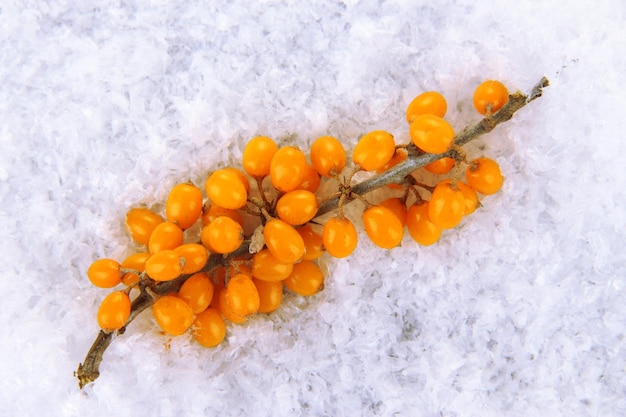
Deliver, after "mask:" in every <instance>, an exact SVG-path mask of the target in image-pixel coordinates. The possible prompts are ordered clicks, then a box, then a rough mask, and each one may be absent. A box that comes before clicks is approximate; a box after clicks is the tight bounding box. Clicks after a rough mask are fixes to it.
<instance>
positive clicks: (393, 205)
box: [379, 197, 406, 226]
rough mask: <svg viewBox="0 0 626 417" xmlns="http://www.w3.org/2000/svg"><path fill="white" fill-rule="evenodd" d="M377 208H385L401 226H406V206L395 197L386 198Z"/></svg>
mask: <svg viewBox="0 0 626 417" xmlns="http://www.w3.org/2000/svg"><path fill="white" fill-rule="evenodd" d="M379 206H383V207H387V208H388V209H389V210H391V212H392V213H393V214H394V215H395V216H396V217H397V218H398V220H400V223H402V226H404V225H405V224H406V206H405V205H404V203H403V202H402V201H401V200H400V199H399V198H397V197H392V198H388V199H386V200H383V201H381V202H380V204H379Z"/></svg>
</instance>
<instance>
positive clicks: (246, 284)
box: [226, 274, 261, 317]
mask: <svg viewBox="0 0 626 417" xmlns="http://www.w3.org/2000/svg"><path fill="white" fill-rule="evenodd" d="M226 300H227V302H228V305H229V306H230V308H231V309H232V311H233V313H235V314H236V315H238V316H242V317H246V316H249V315H251V314H254V313H256V312H258V311H259V304H260V302H261V301H260V299H259V292H258V291H257V289H256V287H255V286H254V282H252V277H250V276H249V275H246V274H236V275H234V276H232V277H231V278H230V280H229V281H228V285H227V286H226Z"/></svg>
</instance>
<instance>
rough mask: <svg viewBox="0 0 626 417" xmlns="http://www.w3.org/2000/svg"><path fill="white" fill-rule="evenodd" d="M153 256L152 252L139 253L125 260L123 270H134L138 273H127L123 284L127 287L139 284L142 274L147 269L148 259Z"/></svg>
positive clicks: (123, 278)
mask: <svg viewBox="0 0 626 417" xmlns="http://www.w3.org/2000/svg"><path fill="white" fill-rule="evenodd" d="M150 256H152V255H151V254H150V252H139V253H134V254H132V255H130V256H129V257H127V258H126V259H124V261H123V262H122V265H121V266H122V268H124V269H134V270H135V271H137V272H127V273H125V274H124V276H123V277H122V282H123V283H124V285H126V286H127V287H130V286H131V285H134V284H136V283H137V282H139V274H140V273H142V272H143V271H144V270H145V269H146V261H147V260H148V258H149V257H150Z"/></svg>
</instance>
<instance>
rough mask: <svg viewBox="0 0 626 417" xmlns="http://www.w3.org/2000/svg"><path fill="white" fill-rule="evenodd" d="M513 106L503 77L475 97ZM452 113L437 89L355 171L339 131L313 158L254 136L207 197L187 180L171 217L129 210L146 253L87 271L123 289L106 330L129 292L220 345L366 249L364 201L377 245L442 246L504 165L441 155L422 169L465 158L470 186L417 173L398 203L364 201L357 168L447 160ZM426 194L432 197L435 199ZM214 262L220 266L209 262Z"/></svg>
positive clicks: (440, 169) (169, 321)
mask: <svg viewBox="0 0 626 417" xmlns="http://www.w3.org/2000/svg"><path fill="white" fill-rule="evenodd" d="M507 100H508V91H507V90H506V87H504V85H502V84H501V83H499V82H497V81H487V82H485V83H482V84H481V85H480V86H478V88H477V89H476V91H475V94H474V105H475V107H476V109H477V110H478V112H480V113H481V114H483V115H487V116H490V115H492V114H494V113H495V112H497V111H498V110H499V109H500V108H501V107H502V106H503V105H504V104H506V102H507ZM446 110H447V104H446V100H445V99H444V97H443V96H442V95H441V94H439V93H437V92H426V93H423V94H421V95H419V96H417V97H416V98H415V99H414V100H413V101H412V102H411V103H410V104H409V106H408V108H407V111H406V118H407V121H408V123H409V134H410V138H411V143H410V144H406V145H396V143H395V140H394V137H393V136H392V135H391V134H390V133H388V132H386V131H383V130H375V131H372V132H369V133H367V134H365V135H364V136H362V137H361V138H360V139H359V141H358V143H357V144H356V146H355V148H354V150H353V153H352V162H353V166H354V167H353V168H352V170H351V171H350V172H349V173H347V174H344V171H346V170H345V168H346V164H347V156H346V151H345V149H344V147H343V145H342V143H341V142H340V141H339V140H337V139H336V138H334V137H332V136H322V137H320V138H318V139H316V140H315V141H314V142H313V143H312V145H311V148H310V153H309V155H308V157H307V155H306V154H305V153H304V152H303V151H302V150H300V149H298V148H296V147H292V146H283V147H279V146H278V145H277V143H276V142H275V141H274V140H272V139H271V138H269V137H265V136H257V137H255V138H253V139H252V140H250V141H249V142H248V143H247V145H246V147H245V149H244V151H243V158H242V168H243V169H242V170H241V169H238V168H234V167H228V168H223V169H218V170H216V171H214V172H212V173H211V174H210V175H209V176H208V178H207V179H206V182H205V184H204V189H205V192H206V197H205V196H204V195H203V192H202V190H201V189H200V188H199V187H197V186H196V185H194V184H192V183H191V182H186V183H181V184H178V185H176V186H174V187H173V188H172V190H171V191H170V193H169V195H168V197H167V201H166V204H165V213H164V216H163V215H161V214H159V213H157V212H155V211H152V210H150V209H148V208H133V209H131V210H130V211H129V212H128V213H127V217H126V225H127V226H128V230H129V232H130V235H131V236H132V238H133V240H134V241H135V242H136V243H137V244H138V245H141V247H142V249H141V250H140V251H138V252H137V253H134V254H132V255H130V256H129V257H127V258H126V259H125V260H123V261H122V262H121V263H120V262H117V261H115V260H113V259H108V258H105V259H99V260H97V261H95V262H93V264H92V265H91V266H90V267H89V270H88V272H87V275H88V278H89V280H90V281H91V282H92V283H93V284H94V285H95V286H97V287H101V288H113V287H116V286H118V285H120V284H123V285H124V287H125V288H124V289H121V290H117V291H114V292H113V293H111V294H109V295H108V296H107V297H106V298H105V299H104V300H103V301H102V303H101V305H100V308H99V310H98V315H97V318H98V323H99V325H100V327H101V328H102V329H104V330H105V331H115V330H118V329H121V328H123V327H124V326H125V325H126V323H127V321H128V320H129V317H130V315H131V298H130V294H131V292H132V291H133V290H138V291H140V292H141V293H143V294H149V295H150V296H152V297H154V302H153V304H152V312H153V316H154V319H155V321H156V322H157V324H158V325H159V326H160V328H161V329H162V330H163V331H164V332H165V333H167V334H170V335H181V334H184V333H185V332H187V331H188V330H189V329H191V334H192V336H193V337H194V338H195V340H197V341H198V342H199V343H200V344H202V345H204V346H208V347H210V346H216V345H217V344H219V343H220V342H221V341H222V340H223V339H224V337H225V335H226V321H225V320H227V321H230V322H234V323H243V322H245V321H246V320H247V318H248V317H250V316H251V315H253V314H256V313H269V312H272V311H274V310H276V309H277V308H278V307H279V306H280V304H281V302H282V299H283V293H284V287H287V289H289V290H290V291H292V292H294V293H295V294H299V295H303V296H308V295H312V294H315V293H317V292H318V291H319V290H320V289H321V288H322V287H323V283H324V273H323V272H322V269H321V268H320V265H319V264H318V260H319V258H320V257H321V256H322V255H323V254H324V253H325V252H328V253H329V254H330V255H331V256H333V257H337V258H342V257H346V256H348V255H350V254H351V253H352V252H353V251H354V250H355V248H356V246H357V242H358V234H357V229H356V227H355V225H354V223H353V222H352V221H351V220H350V219H348V217H346V216H345V215H344V213H343V205H344V204H345V203H346V202H348V201H350V200H352V199H355V198H359V199H361V200H363V202H364V203H365V205H366V208H365V209H364V211H363V213H362V221H363V225H364V228H365V232H366V234H367V236H368V237H369V238H370V239H371V240H372V242H373V243H374V244H376V245H377V246H379V247H382V248H386V249H391V248H393V247H396V246H398V245H399V244H400V243H401V241H402V239H403V235H404V230H405V228H406V229H407V230H408V232H409V234H410V236H411V237H412V238H413V239H414V240H415V241H416V242H418V243H419V244H422V245H431V244H433V243H435V242H436V241H437V240H438V239H439V238H440V236H441V233H442V230H444V229H449V228H452V227H455V226H456V225H458V224H459V222H460V221H461V219H462V218H463V217H464V216H466V215H468V214H470V213H472V212H473V211H474V210H475V209H476V208H477V207H478V205H479V200H478V194H479V193H480V194H483V195H489V194H493V193H495V192H497V191H498V190H499V189H500V188H501V186H502V182H503V177H502V174H501V172H500V168H499V166H498V164H497V163H496V162H495V161H493V160H492V159H489V158H485V157H481V158H477V159H474V160H473V161H469V160H466V159H465V155H464V152H463V151H462V150H460V149H458V152H457V154H456V155H457V157H456V158H451V157H442V158H440V159H438V160H436V161H435V162H433V163H431V164H429V165H427V166H425V169H426V170H427V171H428V172H430V173H432V174H436V175H441V174H446V173H448V172H450V171H453V168H454V167H457V168H458V167H459V166H460V164H461V163H465V164H466V165H467V167H466V170H465V182H464V181H461V179H460V178H459V177H460V173H461V171H460V170H459V169H456V170H454V171H453V173H454V175H453V176H452V178H447V179H443V180H440V181H439V182H438V183H437V184H436V185H435V186H429V185H426V184H421V183H419V182H418V181H417V180H416V177H414V176H413V175H409V176H407V177H405V178H404V179H403V180H402V181H401V182H399V183H397V184H391V185H390V187H392V188H394V189H396V190H398V192H401V194H402V195H401V196H398V197H392V198H388V199H386V200H384V201H382V202H380V203H378V204H371V203H369V202H368V201H366V200H365V199H364V198H363V196H360V195H355V193H353V192H352V190H351V186H350V181H351V179H352V176H353V175H354V173H356V172H357V171H373V172H378V173H381V172H384V171H386V170H388V169H390V168H392V167H393V166H395V165H397V164H399V163H401V162H402V161H404V160H405V159H406V158H407V157H408V155H409V153H410V152H413V153H414V154H423V153H429V154H443V153H446V152H448V151H449V150H450V149H453V148H454V137H455V133H454V130H453V128H452V127H451V126H450V124H449V123H448V122H447V121H446V120H445V119H444V118H443V117H444V115H445V113H446ZM341 175H345V176H344V177H340V176H341ZM251 180H252V181H251ZM323 181H336V182H337V192H336V193H335V194H333V195H330V196H318V195H317V194H316V193H317V191H318V189H319V188H320V184H321V183H322V182H323ZM251 182H252V183H253V184H254V185H255V186H254V187H253V188H251V186H250V183H251ZM418 189H419V190H426V191H427V192H428V193H429V195H430V196H429V198H428V199H425V198H423V197H422V196H421V194H420V192H419V191H418ZM422 192H423V191H422ZM411 196H413V197H411ZM330 198H339V203H338V206H337V214H336V215H335V216H333V217H331V218H330V219H328V220H327V221H326V222H325V223H324V224H319V222H318V221H316V220H315V218H316V216H317V215H318V210H319V207H320V204H321V203H323V202H324V201H325V200H327V199H330ZM409 202H410V204H409ZM250 218H252V219H253V220H252V222H250V220H249V219H250ZM251 226H252V227H251ZM242 248H243V249H247V250H242ZM211 256H214V257H219V262H216V263H215V262H214V263H209V259H210V257H211ZM174 280H178V281H177V282H179V283H180V285H179V286H177V287H176V290H175V291H172V292H170V293H167V294H165V295H159V292H158V291H157V289H158V286H159V285H160V284H161V283H163V282H168V281H174Z"/></svg>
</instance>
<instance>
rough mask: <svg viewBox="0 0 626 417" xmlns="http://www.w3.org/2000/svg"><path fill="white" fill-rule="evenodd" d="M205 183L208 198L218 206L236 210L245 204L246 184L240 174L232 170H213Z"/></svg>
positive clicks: (246, 195)
mask: <svg viewBox="0 0 626 417" xmlns="http://www.w3.org/2000/svg"><path fill="white" fill-rule="evenodd" d="M205 185H206V193H207V196H208V197H209V199H210V200H211V201H212V202H213V203H215V204H217V205H218V206H220V207H224V208H227V209H231V210H236V209H239V208H241V207H243V206H245V205H246V202H247V199H248V192H247V191H246V186H245V184H244V182H243V181H242V179H241V178H240V176H239V175H237V173H235V172H233V171H232V170H228V169H218V170H217V171H214V172H213V173H212V174H211V175H210V176H209V178H208V179H207V180H206V184H205ZM248 186H249V185H248Z"/></svg>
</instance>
